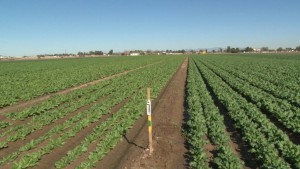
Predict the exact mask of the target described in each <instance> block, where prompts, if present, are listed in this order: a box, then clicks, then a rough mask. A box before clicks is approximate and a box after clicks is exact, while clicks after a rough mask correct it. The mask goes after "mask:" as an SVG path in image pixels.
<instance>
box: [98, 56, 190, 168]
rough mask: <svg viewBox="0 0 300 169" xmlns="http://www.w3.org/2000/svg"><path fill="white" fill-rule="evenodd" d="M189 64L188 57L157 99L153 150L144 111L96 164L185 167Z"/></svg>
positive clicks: (99, 165) (120, 166)
mask: <svg viewBox="0 0 300 169" xmlns="http://www.w3.org/2000/svg"><path fill="white" fill-rule="evenodd" d="M187 64H188V58H186V59H185V61H184V62H183V64H182V65H181V66H180V67H179V69H178V71H177V72H176V73H175V75H174V76H173V77H172V79H171V80H170V81H169V83H168V85H167V86H166V88H165V89H164V90H163V92H162V93H161V94H160V96H159V97H158V99H157V100H155V101H154V109H153V114H152V119H153V148H154V151H153V153H152V154H151V155H149V150H148V126H147V116H146V115H144V116H143V117H142V118H140V119H139V120H138V121H137V122H136V123H135V125H134V127H133V128H132V129H131V130H130V131H129V132H128V133H127V134H126V135H124V139H123V141H122V142H121V143H119V144H118V145H117V146H116V147H115V148H114V149H113V150H112V151H111V152H110V153H109V154H108V155H107V156H106V157H105V158H104V159H103V160H102V161H100V162H99V164H98V165H97V167H96V168H110V169H111V168H120V169H129V168H132V169H140V168H146V169H147V168H149V169H150V168H155V169H157V168H158V169H160V168H162V169H168V168H170V169H176V168H178V169H182V168H186V160H187V159H186V157H185V154H186V153H187V149H186V148H185V139H184V137H183V136H182V124H183V119H184V98H185V83H186V76H187Z"/></svg>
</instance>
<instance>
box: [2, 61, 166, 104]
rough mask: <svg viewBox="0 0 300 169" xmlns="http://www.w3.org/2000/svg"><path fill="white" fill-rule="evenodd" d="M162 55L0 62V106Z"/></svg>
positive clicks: (121, 69) (132, 67)
mask: <svg viewBox="0 0 300 169" xmlns="http://www.w3.org/2000/svg"><path fill="white" fill-rule="evenodd" d="M162 59H163V58H162V57H158V56H149V57H107V58H78V59H58V60H35V61H15V62H0V67H1V72H0V79H1V80H0V94H1V98H0V108H2V107H5V106H9V105H12V104H15V103H17V102H20V101H25V100H30V99H32V98H35V97H38V96H41V95H44V94H47V93H53V92H56V91H59V90H62V89H65V88H68V87H72V86H78V85H79V84H82V83H85V82H90V81H93V80H96V79H100V78H103V77H106V76H110V75H113V74H117V73H120V72H124V71H126V70H131V69H135V68H139V67H142V66H145V65H147V64H150V63H156V62H160V61H162Z"/></svg>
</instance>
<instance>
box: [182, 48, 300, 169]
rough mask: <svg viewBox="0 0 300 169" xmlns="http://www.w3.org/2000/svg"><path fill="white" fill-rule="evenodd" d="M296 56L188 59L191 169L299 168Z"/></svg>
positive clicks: (298, 64)
mask: <svg viewBox="0 0 300 169" xmlns="http://www.w3.org/2000/svg"><path fill="white" fill-rule="evenodd" d="M299 59H300V57H299V55H274V54H273V55H262V54H256V55H252V54H249V55H246V54H240V55H203V56H192V57H190V61H189V70H188V78H187V105H188V106H187V113H188V115H189V119H188V121H187V125H188V128H187V130H186V136H187V140H188V142H189V144H190V149H189V153H190V156H191V160H190V162H189V164H190V165H191V166H192V167H193V168H210V167H213V168H300V146H299V144H300V137H299V136H300V135H299V132H300V130H299V125H300V106H299V99H300V94H299V91H300V90H299V87H300V85H299V82H300V79H299V77H300V76H299V75H300V60H299Z"/></svg>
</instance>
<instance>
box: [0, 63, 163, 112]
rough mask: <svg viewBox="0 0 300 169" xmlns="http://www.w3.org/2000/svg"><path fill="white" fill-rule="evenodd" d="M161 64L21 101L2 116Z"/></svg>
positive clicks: (8, 107) (1, 110)
mask: <svg viewBox="0 0 300 169" xmlns="http://www.w3.org/2000/svg"><path fill="white" fill-rule="evenodd" d="M160 62H161V61H160ZM160 62H156V63H152V64H148V65H145V66H141V67H138V68H135V69H131V70H127V71H124V72H121V73H118V74H114V75H112V76H107V77H104V78H101V79H98V80H95V81H92V82H88V83H85V84H81V85H79V86H75V87H71V88H67V89H64V90H61V91H58V92H54V93H50V94H46V95H43V96H39V97H37V98H34V99H31V100H28V101H21V102H19V103H16V104H14V105H11V106H7V107H4V108H1V109H0V114H3V113H7V112H13V111H21V110H22V109H24V108H26V107H30V106H32V105H35V104H38V103H41V102H42V101H44V100H47V99H49V98H50V97H51V96H54V95H58V94H68V93H70V92H72V91H74V90H77V89H81V88H85V87H88V86H90V85H95V84H98V83H100V82H102V81H105V80H110V79H113V78H115V77H118V76H121V75H124V74H127V73H129V72H132V71H136V70H138V69H142V68H145V67H147V66H151V65H154V64H157V63H160Z"/></svg>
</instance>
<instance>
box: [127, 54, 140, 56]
mask: <svg viewBox="0 0 300 169" xmlns="http://www.w3.org/2000/svg"><path fill="white" fill-rule="evenodd" d="M129 55H130V56H139V55H140V53H130V54H129Z"/></svg>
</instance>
